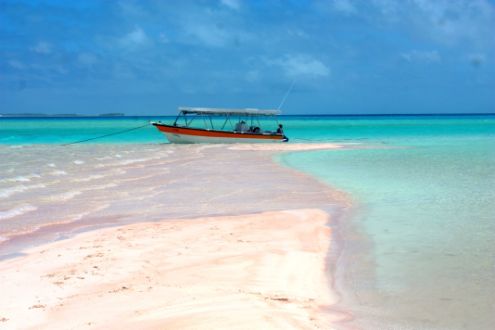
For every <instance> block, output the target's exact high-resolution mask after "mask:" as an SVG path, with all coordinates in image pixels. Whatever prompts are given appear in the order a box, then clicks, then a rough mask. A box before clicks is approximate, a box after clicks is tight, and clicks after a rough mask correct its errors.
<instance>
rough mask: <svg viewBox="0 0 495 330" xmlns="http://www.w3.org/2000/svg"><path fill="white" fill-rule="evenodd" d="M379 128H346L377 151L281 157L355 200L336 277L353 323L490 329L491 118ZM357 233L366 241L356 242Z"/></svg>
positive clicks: (493, 250)
mask: <svg viewBox="0 0 495 330" xmlns="http://www.w3.org/2000/svg"><path fill="white" fill-rule="evenodd" d="M375 123H376V124H375V125H373V122H372V121H366V123H364V122H358V123H355V125H354V126H353V127H350V128H349V130H353V129H354V130H359V131H360V133H362V132H367V133H368V134H363V135H362V138H367V140H366V142H367V143H366V145H367V146H370V145H373V144H375V145H376V146H377V147H378V148H366V149H351V150H341V151H317V152H305V153H293V154H290V155H286V156H284V157H283V159H282V160H283V162H285V163H286V164H287V165H289V166H291V167H295V168H298V169H300V170H303V171H305V172H308V173H310V174H312V175H315V176H317V177H319V178H320V179H322V180H324V181H325V182H327V183H329V184H331V185H332V186H334V187H337V188H339V189H341V190H344V191H346V192H348V193H349V194H350V196H351V198H352V199H353V200H354V201H355V207H354V208H355V209H354V211H353V215H352V217H351V219H350V220H351V221H350V224H351V225H350V226H347V228H343V229H342V231H343V238H344V252H343V258H342V259H343V261H342V262H343V264H344V265H345V267H344V272H343V273H341V274H340V277H341V285H342V291H343V292H344V301H343V304H344V305H346V307H348V308H350V309H351V310H353V312H354V316H355V317H356V320H355V321H353V323H354V325H357V326H360V327H363V328H365V329H369V328H376V329H398V328H400V329H404V328H408V329H409V328H410V329H419V328H421V329H493V328H494V326H495V119H494V118H493V117H449V118H415V119H411V118H409V119H383V120H377V121H376V122H375ZM342 130H343V129H342ZM354 133H356V132H353V134H352V136H348V137H349V138H351V139H352V138H353V137H355V136H356V135H354ZM328 134H331V133H330V132H328ZM342 136H344V133H342ZM356 235H362V236H364V237H365V240H366V241H367V242H359V243H356V242H355V241H353V240H354V239H355V237H356ZM346 247H347V248H346Z"/></svg>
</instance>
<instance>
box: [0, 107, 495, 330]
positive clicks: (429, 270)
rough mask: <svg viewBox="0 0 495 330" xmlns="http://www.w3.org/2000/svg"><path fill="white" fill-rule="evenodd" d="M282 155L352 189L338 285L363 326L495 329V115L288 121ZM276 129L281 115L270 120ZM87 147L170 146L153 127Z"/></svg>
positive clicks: (24, 134) (80, 129) (7, 140)
mask: <svg viewBox="0 0 495 330" xmlns="http://www.w3.org/2000/svg"><path fill="white" fill-rule="evenodd" d="M150 120H162V121H171V120H172V118H167V117H162V118H158V117H153V118H151V117H130V118H127V117H124V118H120V117H119V118H57V119H54V118H21V119H13V118H0V144H4V145H22V144H62V143H70V142H74V141H78V140H82V139H88V138H92V137H95V136H99V135H104V134H111V133H115V132H119V131H122V130H126V129H130V128H133V127H137V126H140V125H143V124H146V123H147V122H149V121H150ZM280 121H281V122H282V123H283V124H284V127H285V132H286V134H287V135H288V136H289V138H290V139H291V141H296V142H307V141H310V142H311V141H312V142H319V141H331V142H333V141H336V142H346V143H352V144H351V145H352V146H354V148H352V149H346V150H337V151H335V150H333V151H313V152H299V153H290V154H285V155H283V156H282V157H281V159H280V160H281V161H282V162H283V163H285V164H287V165H288V166H291V167H295V168H297V169H300V170H302V171H305V172H307V173H309V174H311V175H314V176H316V177H318V178H319V179H321V180H323V181H325V182H327V183H329V184H330V185H332V186H333V187H336V188H338V189H341V190H344V191H346V192H347V193H348V194H349V196H350V198H351V199H352V200H353V201H354V206H353V209H352V212H349V213H348V215H347V217H346V218H345V219H343V220H342V221H341V226H340V228H338V231H339V233H340V234H341V237H342V242H343V243H342V247H343V249H342V257H341V258H340V261H339V264H340V265H342V266H343V267H339V268H338V269H339V283H338V286H339V289H340V290H341V292H342V294H343V298H344V299H343V301H342V306H343V308H346V309H349V310H351V311H352V313H353V315H354V317H355V319H354V320H353V321H351V323H352V325H356V326H358V327H362V328H365V329H493V328H494V325H495V298H494V297H495V206H494V205H495V189H494V187H495V116H493V115H492V116H490V115H486V116H482V115H479V116H405V117H404V116H389V117H381V116H378V117H366V116H363V117H325V116H291V117H282V118H281V119H280ZM266 125H272V126H273V127H275V123H266ZM91 143H97V144H106V143H110V144H127V143H133V144H135V143H146V144H149V143H151V144H157V143H166V139H165V138H164V137H163V135H162V134H160V133H159V132H158V131H157V130H156V129H155V128H154V127H152V126H148V127H144V128H142V129H139V130H135V131H132V132H129V133H126V134H121V135H113V136H110V137H106V138H103V139H100V140H94V141H92V142H91Z"/></svg>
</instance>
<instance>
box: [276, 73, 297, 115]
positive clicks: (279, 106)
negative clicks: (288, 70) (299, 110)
mask: <svg viewBox="0 0 495 330" xmlns="http://www.w3.org/2000/svg"><path fill="white" fill-rule="evenodd" d="M295 83H296V79H294V80H292V84H290V87H289V89H288V90H287V92H286V93H285V95H284V97H283V98H282V101H281V102H280V104H279V105H278V108H277V110H280V109H282V106H283V105H284V103H285V100H286V99H287V96H289V94H290V92H291V91H292V87H294V84H295Z"/></svg>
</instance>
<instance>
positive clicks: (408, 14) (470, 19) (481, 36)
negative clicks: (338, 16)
mask: <svg viewBox="0 0 495 330" xmlns="http://www.w3.org/2000/svg"><path fill="white" fill-rule="evenodd" d="M371 3H372V4H373V6H374V7H375V8H376V9H377V10H378V11H379V13H381V15H382V16H381V18H382V19H384V20H386V21H389V22H393V23H398V24H406V25H410V27H413V28H414V30H416V31H418V32H419V33H421V34H422V35H424V36H425V37H427V38H430V39H433V40H435V41H437V42H440V43H443V44H458V43H462V42H466V41H467V42H472V43H475V44H476V45H485V44H486V43H487V41H489V42H491V43H492V45H493V42H492V41H490V40H489V39H488V37H487V36H489V35H491V34H493V31H495V6H493V4H490V2H489V1H487V0H456V1H452V0H435V1H432V0H409V1H399V0H372V2H371Z"/></svg>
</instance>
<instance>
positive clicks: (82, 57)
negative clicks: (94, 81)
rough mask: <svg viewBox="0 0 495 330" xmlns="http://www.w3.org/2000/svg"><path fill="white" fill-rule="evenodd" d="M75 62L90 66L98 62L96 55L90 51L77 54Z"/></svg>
mask: <svg viewBox="0 0 495 330" xmlns="http://www.w3.org/2000/svg"><path fill="white" fill-rule="evenodd" d="M77 62H78V63H79V64H81V65H83V66H88V67H91V66H93V65H95V64H96V63H98V57H96V56H95V55H94V54H91V53H80V54H79V55H78V56H77Z"/></svg>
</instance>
